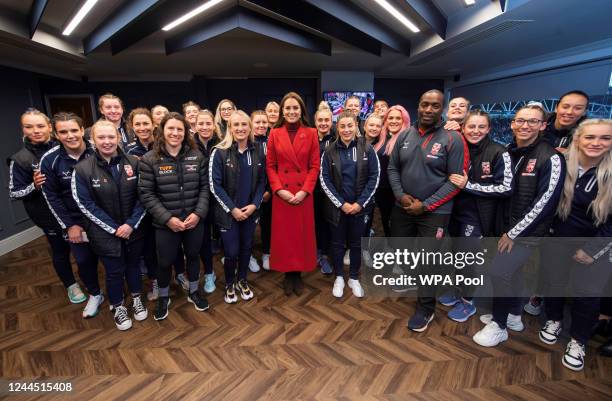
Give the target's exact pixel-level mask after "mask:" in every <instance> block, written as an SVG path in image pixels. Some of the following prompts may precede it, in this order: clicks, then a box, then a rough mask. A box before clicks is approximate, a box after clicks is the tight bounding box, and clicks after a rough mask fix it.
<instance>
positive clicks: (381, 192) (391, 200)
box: [368, 188, 395, 237]
mask: <svg viewBox="0 0 612 401" xmlns="http://www.w3.org/2000/svg"><path fill="white" fill-rule="evenodd" d="M374 199H375V200H376V207H378V210H380V220H381V223H382V226H383V231H384V232H385V237H391V236H392V235H391V229H390V225H389V223H390V221H391V212H392V211H393V208H394V206H395V196H394V195H393V191H392V190H391V188H379V189H378V190H377V191H376V194H375V195H374ZM370 226H371V224H370ZM368 232H369V230H368Z"/></svg>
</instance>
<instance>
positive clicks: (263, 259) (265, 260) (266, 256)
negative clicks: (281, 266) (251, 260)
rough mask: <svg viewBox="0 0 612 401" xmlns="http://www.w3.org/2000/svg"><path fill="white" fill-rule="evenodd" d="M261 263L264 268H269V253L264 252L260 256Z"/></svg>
mask: <svg viewBox="0 0 612 401" xmlns="http://www.w3.org/2000/svg"><path fill="white" fill-rule="evenodd" d="M261 264H262V265H263V269H264V270H270V254H269V253H264V254H263V256H262V257H261Z"/></svg>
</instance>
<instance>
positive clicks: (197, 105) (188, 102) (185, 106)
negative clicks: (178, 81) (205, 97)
mask: <svg viewBox="0 0 612 401" xmlns="http://www.w3.org/2000/svg"><path fill="white" fill-rule="evenodd" d="M189 106H195V107H197V108H198V111H200V110H201V107H200V105H199V104H197V103H196V102H194V101H193V100H189V101H187V102H185V103H183V114H185V109H186V108H187V107H189Z"/></svg>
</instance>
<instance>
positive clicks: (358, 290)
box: [348, 278, 365, 298]
mask: <svg viewBox="0 0 612 401" xmlns="http://www.w3.org/2000/svg"><path fill="white" fill-rule="evenodd" d="M348 286H349V288H350V289H351V290H353V295H354V296H356V297H357V298H363V296H364V295H365V292H364V291H363V287H362V286H361V283H360V282H359V280H355V279H352V278H349V281H348Z"/></svg>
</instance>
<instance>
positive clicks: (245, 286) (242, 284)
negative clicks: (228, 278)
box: [236, 280, 254, 301]
mask: <svg viewBox="0 0 612 401" xmlns="http://www.w3.org/2000/svg"><path fill="white" fill-rule="evenodd" d="M236 289H238V292H239V293H240V298H242V299H243V300H244V301H248V300H249V299H251V298H253V296H254V295H253V291H251V287H249V283H247V281H246V280H240V281H239V282H238V284H237V285H236Z"/></svg>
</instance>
